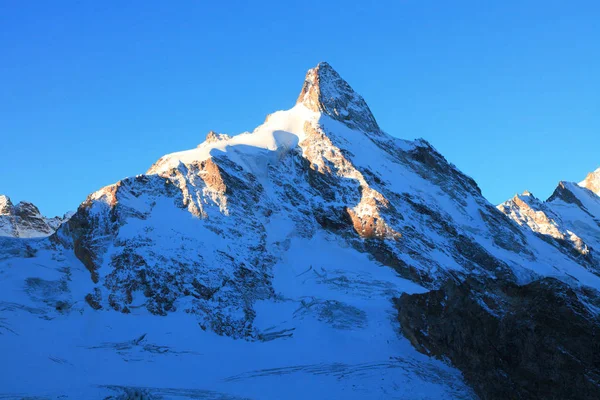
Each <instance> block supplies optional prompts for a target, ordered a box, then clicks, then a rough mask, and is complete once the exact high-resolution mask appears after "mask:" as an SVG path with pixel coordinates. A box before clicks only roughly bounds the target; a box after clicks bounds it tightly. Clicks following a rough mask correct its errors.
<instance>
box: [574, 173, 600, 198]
mask: <svg viewBox="0 0 600 400" xmlns="http://www.w3.org/2000/svg"><path fill="white" fill-rule="evenodd" d="M579 186H581V187H584V188H586V189H589V190H591V191H592V192H594V193H596V194H597V195H599V196H600V168H598V169H597V170H595V171H594V172H590V173H589V174H588V175H587V176H586V178H585V179H584V180H583V181H581V182H579Z"/></svg>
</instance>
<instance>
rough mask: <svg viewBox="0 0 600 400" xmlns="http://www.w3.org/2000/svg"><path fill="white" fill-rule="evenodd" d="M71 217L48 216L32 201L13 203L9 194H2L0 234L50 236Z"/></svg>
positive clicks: (10, 235)
mask: <svg viewBox="0 0 600 400" xmlns="http://www.w3.org/2000/svg"><path fill="white" fill-rule="evenodd" d="M69 217H70V214H66V215H65V216H63V217H54V218H46V217H44V216H43V215H42V214H41V213H40V210H38V208H37V207H36V206H35V205H33V204H32V203H28V202H25V201H22V202H20V203H19V204H17V205H13V203H12V202H11V201H10V198H8V196H4V195H0V236H4V237H21V238H33V237H44V236H49V235H51V234H52V233H54V232H55V231H56V229H58V227H59V226H60V224H62V223H63V222H65V221H66V220H67V219H68V218H69Z"/></svg>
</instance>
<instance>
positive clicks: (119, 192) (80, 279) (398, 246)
mask: <svg viewBox="0 0 600 400" xmlns="http://www.w3.org/2000/svg"><path fill="white" fill-rule="evenodd" d="M570 250H571V248H570V247H565V246H561V245H556V244H555V243H552V242H550V241H548V240H545V238H544V237H543V235H539V234H537V233H536V232H534V231H532V230H531V229H529V228H524V227H520V226H519V225H518V224H515V223H514V222H513V221H511V220H510V219H509V218H507V217H506V216H505V215H504V214H502V213H501V212H500V211H498V210H497V209H496V208H495V207H494V206H492V205H491V204H490V203H489V202H487V200H485V199H484V198H483V197H482V195H481V193H480V191H479V188H478V187H477V185H476V183H475V182H474V181H473V180H472V179H470V178H469V177H467V176H466V175H464V174H462V173H461V172H460V171H459V170H457V169H456V168H455V167H454V166H453V165H452V164H450V163H448V162H447V161H446V160H445V159H444V158H443V157H442V156H441V155H440V154H439V153H438V152H437V151H436V150H435V149H434V148H433V147H432V146H431V145H430V144H428V143H427V142H426V141H424V140H416V141H412V142H411V141H405V140H401V139H396V138H394V137H392V136H390V135H388V134H387V133H385V132H383V131H382V130H381V129H380V127H379V126H378V124H377V122H376V120H375V118H374V117H373V115H372V114H371V112H370V110H369V108H368V106H367V104H366V103H365V102H364V100H363V98H362V97H361V96H359V95H358V94H357V93H355V92H354V91H353V90H352V88H351V87H350V86H349V85H348V84H347V83H346V82H345V81H344V80H343V79H342V78H341V77H340V76H339V75H338V74H337V72H335V71H334V70H333V69H332V68H331V66H329V65H328V64H326V63H321V64H319V65H318V66H317V67H315V68H313V69H311V70H309V72H308V74H307V76H306V79H305V82H304V86H303V88H302V90H301V93H300V96H299V98H298V101H297V103H296V105H295V106H294V107H292V108H291V109H289V110H287V111H279V112H276V113H274V114H271V115H269V116H268V117H267V119H266V121H265V122H264V124H263V125H261V126H259V127H258V128H256V129H255V130H254V131H253V132H251V133H243V134H240V135H237V136H231V137H230V136H228V135H225V134H218V133H215V132H211V133H209V135H208V136H207V139H206V141H205V142H204V143H202V144H200V145H199V146H198V147H197V148H195V149H191V150H188V151H183V152H179V153H174V154H169V155H166V156H164V157H162V158H161V159H160V160H158V161H157V162H156V163H155V164H154V165H153V166H152V167H151V168H150V169H149V170H148V172H147V173H146V174H144V175H140V176H136V177H131V178H127V179H124V180H122V181H119V182H117V183H116V184H114V185H110V186H107V187H105V188H102V189H100V190H99V191H97V192H95V193H92V194H91V195H90V196H88V198H87V199H86V200H85V201H84V202H83V203H82V204H81V206H80V207H79V209H78V210H77V212H76V213H75V214H74V215H73V216H72V217H71V218H70V219H69V220H68V221H67V222H65V223H64V224H62V225H61V227H60V228H59V229H58V231H57V232H56V233H55V234H53V235H52V236H51V237H49V238H41V239H23V238H10V239H5V241H4V242H3V246H2V249H1V250H0V309H1V310H2V313H1V314H0V335H1V336H0V354H2V355H3V357H2V359H1V360H0V369H1V371H0V372H1V374H0V398H22V397H25V396H31V397H33V396H36V398H73V399H80V398H107V397H108V398H119V399H126V398H139V396H141V397H142V398H150V399H154V398H168V399H171V398H173V399H183V398H189V399H198V398H202V399H238V398H251V399H282V398H286V399H306V398H315V399H338V398H344V399H353V398H356V399H384V398H410V399H446V398H457V399H461V398H462V399H470V398H477V397H482V398H509V397H511V396H517V397H520V398H535V397H539V394H540V393H545V394H547V395H546V396H545V397H546V398H552V396H551V395H548V394H549V393H550V394H554V395H555V396H556V398H594V396H596V395H598V393H600V392H599V391H598V383H597V382H598V371H597V367H598V365H599V364H598V360H597V356H596V355H595V354H597V352H595V349H596V347H597V346H598V345H596V344H595V342H597V341H593V340H591V339H590V338H592V337H593V336H594V335H595V333H596V330H597V327H598V326H599V324H598V323H597V318H598V304H600V302H599V301H598V295H597V293H598V292H597V290H598V288H599V287H600V278H599V276H598V275H597V268H596V264H594V262H592V261H590V260H589V259H585V260H584V261H582V253H581V252H578V251H570ZM540 299H542V300H540ZM524 306H526V308H527V309H528V310H534V311H535V310H537V309H538V308H539V312H531V313H528V314H527V315H525V314H523V317H522V318H521V320H523V321H527V326H536V327H537V328H536V330H535V333H531V332H530V333H529V334H523V337H522V340H521V339H519V340H514V335H513V333H514V332H513V331H511V330H510V329H512V327H514V326H518V324H517V323H515V321H513V320H511V319H510V318H512V316H514V315H521V313H522V310H523V307H524ZM555 308H556V309H555ZM457 310H458V311H457ZM556 310H559V311H560V312H556ZM548 313H551V314H552V315H560V317H561V318H562V320H560V321H559V322H560V323H561V325H566V324H569V323H570V324H571V325H572V326H577V327H579V328H581V329H579V330H578V332H577V335H576V337H575V338H572V337H570V334H569V332H563V331H561V329H554V328H555V327H553V326H552V324H551V323H550V322H548V321H550V319H548V318H546V316H547V314H548ZM538 316H539V318H538ZM494 327H497V328H502V329H495V328H494ZM503 327H506V328H503ZM495 332H500V333H502V332H506V333H507V334H506V335H502V336H498V337H493V336H490V335H491V334H492V333H495ZM480 333H481V334H480ZM517 333H518V332H517ZM511 338H512V339H511ZM489 340H497V341H498V343H497V346H496V353H495V354H492V355H489V354H486V351H488V350H487V348H490V349H492V348H493V347H492V346H490V345H489V342H486V341H489ZM510 340H512V341H511V342H510V343H508V344H507V341H510ZM503 341H504V342H503ZM582 342H585V343H586V345H587V348H586V349H582V348H580V347H581V346H579V344H580V343H582ZM479 343H485V344H486V346H483V347H477V346H478V344H479ZM595 346H596V347H595ZM540 348H542V349H543V351H540ZM544 352H546V353H548V354H547V356H548V359H546V358H543V357H542V356H540V360H539V362H544V363H546V362H548V360H549V359H551V360H552V365H553V367H552V368H548V369H547V371H546V370H545V369H544V368H541V367H540V365H539V363H538V360H536V355H535V354H541V353H544ZM517 353H518V354H519V356H520V357H522V358H523V359H522V360H518V361H519V365H521V364H522V365H523V366H522V367H519V368H521V369H520V370H517V369H516V368H513V367H512V364H511V354H512V355H513V356H514V355H515V354H517ZM530 353H531V354H530ZM546 353H544V354H546ZM590 353H591V355H590ZM480 358H481V360H479V359H480ZM479 361H481V362H479ZM521 361H523V362H521ZM574 364H576V366H575V367H573V365H574ZM590 365H591V366H595V367H594V368H595V369H594V368H590V367H589V366H590ZM582 369H585V372H582V371H581V370H582ZM548 390H549V391H550V392H548ZM136 396H138V397H136Z"/></svg>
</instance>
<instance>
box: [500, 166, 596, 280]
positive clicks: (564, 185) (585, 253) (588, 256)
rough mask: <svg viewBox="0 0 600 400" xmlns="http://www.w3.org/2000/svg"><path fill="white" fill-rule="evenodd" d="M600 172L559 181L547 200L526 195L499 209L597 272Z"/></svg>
mask: <svg viewBox="0 0 600 400" xmlns="http://www.w3.org/2000/svg"><path fill="white" fill-rule="evenodd" d="M599 177H600V170H596V171H595V172H592V173H590V174H588V176H587V178H586V179H585V180H584V181H583V182H581V183H579V184H576V183H573V182H560V183H559V184H558V186H557V187H556V189H555V190H554V193H552V195H551V196H550V197H549V198H548V200H546V201H541V200H539V199H537V198H536V197H535V196H533V195H532V194H531V193H529V192H525V193H523V194H522V195H515V196H514V197H513V198H512V199H510V200H508V201H506V202H504V203H502V204H500V205H499V206H498V209H499V210H500V211H502V212H503V213H504V214H506V215H507V216H508V217H510V218H511V219H513V220H514V221H516V222H517V223H518V224H519V225H523V226H527V227H529V228H530V229H531V230H532V231H534V232H536V233H539V234H541V235H545V236H549V237H551V238H553V239H555V241H554V242H553V243H554V244H556V245H558V246H559V247H570V248H571V249H573V250H574V251H575V252H576V253H577V254H579V255H580V257H581V262H582V263H584V264H587V265H590V266H592V267H593V268H594V269H595V270H596V271H600V254H598V251H600V196H598V194H597V191H598V182H599V180H598V178H599Z"/></svg>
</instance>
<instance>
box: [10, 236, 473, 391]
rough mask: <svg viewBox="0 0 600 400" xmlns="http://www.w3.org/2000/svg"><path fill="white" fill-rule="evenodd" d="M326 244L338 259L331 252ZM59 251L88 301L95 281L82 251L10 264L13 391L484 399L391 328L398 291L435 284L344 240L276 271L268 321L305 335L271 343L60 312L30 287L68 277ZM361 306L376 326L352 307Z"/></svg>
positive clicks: (262, 316) (305, 249)
mask: <svg viewBox="0 0 600 400" xmlns="http://www.w3.org/2000/svg"><path fill="white" fill-rule="evenodd" d="M323 251H326V253H327V254H328V255H329V256H328V257H327V258H323V257H319V254H323ZM57 257H58V258H59V259H62V263H63V264H65V265H70V271H69V274H70V278H69V279H70V281H71V282H72V284H71V285H70V287H71V292H70V293H68V294H66V295H67V296H70V297H71V298H72V299H77V298H79V299H82V297H81V296H82V295H83V293H86V292H87V291H88V290H89V289H90V287H91V284H90V282H89V279H87V274H88V273H87V271H86V270H85V268H84V267H83V265H81V264H80V263H79V262H78V260H76V259H75V258H74V257H72V256H68V255H66V254H55V253H53V252H52V251H49V250H41V251H40V252H39V254H38V255H37V256H36V257H35V258H33V259H29V260H28V259H18V260H15V259H13V260H12V261H10V262H8V263H6V264H4V265H2V269H1V271H2V275H1V279H0V307H1V308H2V310H3V313H2V319H1V320H0V331H1V332H0V333H1V334H2V340H1V341H0V352H1V353H2V354H3V358H2V365H3V366H4V367H3V368H2V384H1V385H0V387H1V388H2V389H1V390H0V392H1V394H2V395H3V396H9V397H10V396H14V397H20V396H40V397H48V398H58V397H59V396H62V397H61V398H73V399H79V398H103V397H106V396H109V395H115V394H119V393H121V392H123V391H125V390H129V391H130V392H132V391H133V390H134V389H132V388H138V389H137V390H138V391H141V392H144V391H145V392H146V393H148V394H155V395H163V396H165V397H164V398H196V397H194V396H200V395H201V394H202V395H203V396H206V398H219V399H221V398H222V399H237V398H257V399H258V398H260V399H280V398H281V397H282V394H283V393H285V397H286V398H289V399H306V398H315V399H327V398H336V397H339V396H343V397H344V398H348V399H380V398H387V397H400V398H403V397H407V396H408V397H410V398H415V399H426V398H465V399H466V398H474V395H473V393H472V392H471V390H470V389H468V388H467V387H466V386H465V385H464V383H463V381H462V377H461V375H460V373H459V372H457V371H456V370H455V369H453V368H451V367H449V366H447V365H446V364H444V363H442V362H440V361H436V360H434V359H430V358H428V357H426V356H424V355H422V354H420V353H417V352H416V350H414V348H413V347H412V346H411V345H410V343H409V342H408V341H407V340H406V339H404V338H403V337H402V336H400V335H399V334H398V332H397V328H394V324H392V323H391V322H392V320H393V319H394V315H393V313H392V310H393V308H392V307H391V298H392V297H393V296H395V295H397V294H398V293H399V292H401V291H407V292H422V291H424V289H423V288H421V287H419V286H418V285H415V284H414V283H412V282H408V281H405V280H403V279H400V278H398V277H397V276H395V273H393V271H392V270H390V269H388V268H384V267H380V268H378V269H373V265H372V263H371V262H370V261H369V260H368V258H367V257H366V256H365V255H361V254H359V253H357V252H356V251H354V250H352V249H349V248H345V247H343V246H340V243H338V242H337V241H336V240H335V238H331V237H326V236H317V237H315V238H313V239H311V240H304V239H298V240H294V242H293V244H292V245H291V248H290V251H289V252H288V254H287V257H286V259H283V260H282V261H281V262H280V263H279V264H278V265H277V266H276V268H275V275H276V276H277V278H276V282H275V288H276V291H277V293H278V296H277V298H276V299H273V300H265V301H261V302H259V303H257V305H256V312H257V325H258V326H259V327H260V328H261V329H263V328H264V330H265V332H266V333H269V332H279V331H284V333H285V332H292V333H293V336H292V337H288V338H285V337H284V338H280V339H276V340H269V341H265V342H249V341H245V340H233V339H231V338H227V337H221V336H217V335H215V334H214V333H211V332H209V331H206V332H205V331H202V330H201V329H199V327H198V324H197V322H196V319H195V318H194V316H193V315H190V314H187V313H184V312H175V313H172V314H169V315H168V316H166V317H158V316H153V315H150V314H148V313H147V312H146V311H145V310H144V309H143V308H132V314H128V315H124V314H121V313H116V312H111V311H94V310H92V309H91V308H89V307H87V306H86V305H85V304H84V303H83V301H81V300H80V301H77V302H75V303H74V305H73V309H74V310H73V311H72V312H71V313H70V314H60V313H59V312H57V311H56V310H54V308H53V304H45V303H44V301H42V300H39V299H37V298H36V297H35V296H33V295H32V294H33V292H32V291H29V292H27V291H26V290H24V289H23V286H22V284H21V283H20V282H23V281H25V280H26V279H27V278H28V277H31V276H35V277H38V278H40V279H43V280H46V281H57V280H61V279H65V274H64V272H63V271H61V270H58V269H54V268H53V265H55V261H54V260H53V259H56V258H57ZM63 257H64V258H63ZM307 266H309V267H310V266H312V270H309V271H308V272H306V269H307ZM62 295H65V294H62ZM46 299H48V297H47V296H46ZM318 300H328V301H329V303H327V304H329V305H332V306H333V307H337V309H334V310H331V309H328V310H325V312H324V313H322V314H319V312H318V311H319V310H318V309H317V308H316V306H314V305H313V306H312V307H310V306H307V304H308V303H309V302H310V301H312V302H313V304H318ZM315 301H317V303H315ZM341 305H346V308H344V307H341ZM306 307H308V309H307V310H306V312H302V310H303V309H304V308H306ZM340 307H341V309H340ZM354 308H356V309H357V310H360V311H362V313H359V315H361V316H363V318H364V319H365V320H364V321H363V320H362V319H361V318H359V319H356V318H349V316H348V315H346V314H345V310H353V309H354ZM336 312H338V313H339V315H338V316H340V315H341V316H342V317H344V318H348V321H347V322H348V323H346V324H341V323H340V321H339V319H338V320H337V322H338V324H332V323H331V322H332V321H331V320H330V319H328V317H329V316H330V315H331V313H334V314H333V315H336V314H335V313H336ZM9 365H10V368H6V366H9ZM125 388H129V389H125ZM140 388H145V389H140ZM202 398H205V397H202Z"/></svg>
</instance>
